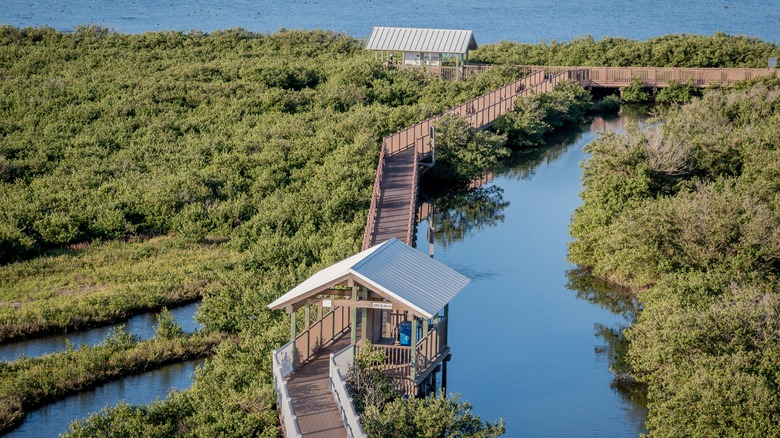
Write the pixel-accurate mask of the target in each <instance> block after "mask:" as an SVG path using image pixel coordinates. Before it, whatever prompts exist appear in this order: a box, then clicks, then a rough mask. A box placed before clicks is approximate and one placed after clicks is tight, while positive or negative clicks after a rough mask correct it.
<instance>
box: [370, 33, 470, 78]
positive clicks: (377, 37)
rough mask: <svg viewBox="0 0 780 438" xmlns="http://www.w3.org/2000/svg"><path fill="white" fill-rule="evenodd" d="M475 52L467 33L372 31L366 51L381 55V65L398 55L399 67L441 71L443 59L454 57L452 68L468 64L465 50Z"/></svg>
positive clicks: (393, 59)
mask: <svg viewBox="0 0 780 438" xmlns="http://www.w3.org/2000/svg"><path fill="white" fill-rule="evenodd" d="M476 48H477V41H476V40H475V39H474V34H473V33H472V32H471V31H470V30H454V29H418V28H411V27H380V26H377V27H374V29H373V30H372V31H371V37H370V38H369V39H368V43H367V44H366V49H367V50H371V51H375V52H378V53H380V54H381V59H382V61H385V60H388V61H395V57H394V53H401V59H402V60H403V63H402V65H404V66H420V67H426V66H427V67H441V65H442V60H443V57H444V55H454V56H455V67H456V70H457V71H459V70H460V69H459V68H458V67H460V66H461V65H463V64H464V63H466V62H468V52H469V50H475V49H476Z"/></svg>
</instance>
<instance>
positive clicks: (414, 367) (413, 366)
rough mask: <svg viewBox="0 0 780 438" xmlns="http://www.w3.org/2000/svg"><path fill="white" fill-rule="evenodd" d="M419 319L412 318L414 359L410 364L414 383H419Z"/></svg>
mask: <svg viewBox="0 0 780 438" xmlns="http://www.w3.org/2000/svg"><path fill="white" fill-rule="evenodd" d="M417 341H418V339H417V317H416V316H413V317H412V355H411V356H412V359H411V363H410V364H409V369H410V370H411V377H412V381H415V382H416V381H417Z"/></svg>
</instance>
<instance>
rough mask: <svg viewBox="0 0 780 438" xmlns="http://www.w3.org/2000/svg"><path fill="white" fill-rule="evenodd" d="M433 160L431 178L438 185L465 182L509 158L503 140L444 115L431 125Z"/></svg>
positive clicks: (460, 118) (508, 152)
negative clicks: (433, 142)
mask: <svg viewBox="0 0 780 438" xmlns="http://www.w3.org/2000/svg"><path fill="white" fill-rule="evenodd" d="M435 126H436V160H437V164H436V166H435V167H434V168H433V171H432V177H433V178H434V179H437V180H440V181H468V180H470V179H472V178H474V177H476V176H478V175H480V174H482V173H484V172H486V171H488V170H490V169H492V168H493V167H495V165H496V164H497V163H498V160H499V159H500V158H505V157H508V156H509V155H510V153H511V152H510V150H509V149H507V148H506V147H504V143H506V137H505V136H503V135H500V134H495V133H492V132H490V131H478V130H476V129H474V128H472V127H471V126H470V125H469V122H468V120H467V119H465V118H463V117H460V116H458V115H455V114H446V115H444V116H442V117H441V118H440V119H439V120H437V121H436V123H435Z"/></svg>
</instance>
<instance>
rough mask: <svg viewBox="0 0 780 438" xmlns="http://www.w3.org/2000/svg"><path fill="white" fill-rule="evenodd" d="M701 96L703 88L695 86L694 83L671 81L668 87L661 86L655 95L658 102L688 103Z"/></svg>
mask: <svg viewBox="0 0 780 438" xmlns="http://www.w3.org/2000/svg"><path fill="white" fill-rule="evenodd" d="M700 96H701V90H699V89H698V88H696V87H694V86H693V83H691V82H689V83H687V84H681V83H679V82H675V81H671V82H670V83H669V86H668V87H665V88H661V89H660V90H659V91H658V95H656V96H655V101H656V102H657V103H688V102H690V101H691V100H693V98H695V97H700Z"/></svg>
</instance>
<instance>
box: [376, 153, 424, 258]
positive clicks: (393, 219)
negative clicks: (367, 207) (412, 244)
mask: <svg viewBox="0 0 780 438" xmlns="http://www.w3.org/2000/svg"><path fill="white" fill-rule="evenodd" d="M414 155H415V154H414V149H413V148H407V149H405V150H403V151H400V152H398V153H395V154H392V155H389V156H387V158H385V163H384V172H383V174H382V180H381V183H380V184H381V185H380V187H381V188H382V190H381V192H380V196H379V199H378V205H380V206H381V207H380V208H379V209H378V210H377V214H376V224H375V226H374V230H373V233H371V241H370V243H369V246H374V245H376V244H377V243H381V242H384V241H386V240H390V238H392V237H395V238H397V239H399V240H401V241H407V240H408V237H407V236H408V234H409V233H410V231H409V229H408V228H409V208H410V206H411V205H412V204H413V203H414V202H415V201H414V198H415V197H416V193H413V192H412V190H413V188H412V184H411V182H412V181H413V178H414V177H415V175H414V173H415V167H416V166H417V160H416V157H415V156H414ZM407 243H409V242H407Z"/></svg>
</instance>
